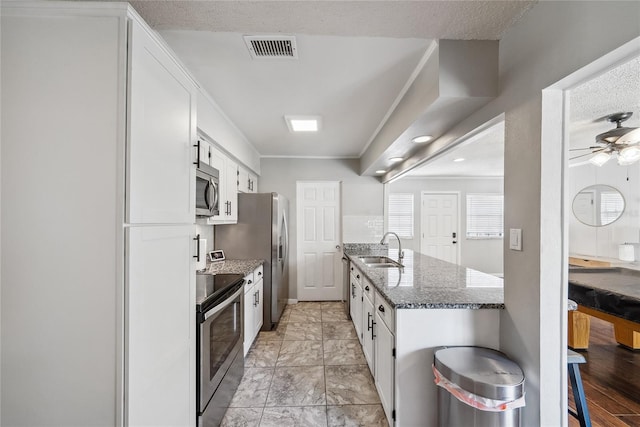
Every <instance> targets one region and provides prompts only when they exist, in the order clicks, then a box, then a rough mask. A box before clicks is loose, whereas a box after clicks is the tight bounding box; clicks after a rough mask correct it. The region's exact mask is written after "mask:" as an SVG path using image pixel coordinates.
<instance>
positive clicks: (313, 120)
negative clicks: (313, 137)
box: [284, 116, 321, 132]
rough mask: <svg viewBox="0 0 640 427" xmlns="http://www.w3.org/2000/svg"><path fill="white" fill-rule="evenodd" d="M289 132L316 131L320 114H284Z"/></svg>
mask: <svg viewBox="0 0 640 427" xmlns="http://www.w3.org/2000/svg"><path fill="white" fill-rule="evenodd" d="M284 120H285V121H286V122H287V127H288V128H289V131H290V132H318V131H319V130H320V124H321V118H320V116H284Z"/></svg>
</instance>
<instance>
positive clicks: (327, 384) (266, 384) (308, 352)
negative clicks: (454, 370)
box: [222, 302, 388, 427]
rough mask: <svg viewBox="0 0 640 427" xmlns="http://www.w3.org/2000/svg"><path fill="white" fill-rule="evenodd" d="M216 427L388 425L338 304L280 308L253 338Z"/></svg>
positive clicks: (359, 351)
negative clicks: (274, 322)
mask: <svg viewBox="0 0 640 427" xmlns="http://www.w3.org/2000/svg"><path fill="white" fill-rule="evenodd" d="M222 426H234V427H235V426H247V427H249V426H277V427H285V426H305V427H313V426H324V427H334V426H388V424H387V420H386V417H385V415H384V411H383V409H382V406H381V405H380V398H379V397H378V392H377V391H376V388H375V385H374V383H373V378H372V376H371V373H370V372H369V367H368V366H367V362H366V361H365V359H364V355H363V354H362V349H361V347H360V343H359V342H358V338H357V337H356V332H355V330H354V328H353V325H352V323H351V321H349V320H348V319H347V317H346V315H345V314H344V311H343V306H342V303H340V302H301V303H298V304H294V305H290V306H287V307H286V308H285V311H284V314H283V315H282V319H281V321H280V324H279V325H278V328H277V329H276V330H274V331H268V332H264V331H263V332H260V334H259V335H258V338H257V339H256V342H255V343H254V344H253V346H252V348H251V350H249V353H248V354H247V357H246V359H245V372H244V377H243V379H242V382H241V383H240V387H239V388H238V391H237V392H236V394H235V395H234V397H233V401H232V402H231V407H230V408H229V410H228V411H227V413H226V415H225V418H224V420H223V421H222Z"/></svg>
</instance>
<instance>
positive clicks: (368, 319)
mask: <svg viewBox="0 0 640 427" xmlns="http://www.w3.org/2000/svg"><path fill="white" fill-rule="evenodd" d="M372 317H373V316H372V315H371V313H369V312H367V331H370V330H371V328H373V322H371V318H372Z"/></svg>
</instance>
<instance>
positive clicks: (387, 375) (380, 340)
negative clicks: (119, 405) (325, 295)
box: [373, 306, 429, 426]
mask: <svg viewBox="0 0 640 427" xmlns="http://www.w3.org/2000/svg"><path fill="white" fill-rule="evenodd" d="M379 307H380V306H378V308H379ZM375 312H376V313H375V322H376V323H375V334H376V337H375V340H374V354H375V365H374V366H375V368H374V372H373V377H374V380H375V384H376V389H377V390H378V394H379V395H380V402H381V403H382V408H383V409H384V413H385V415H386V416H387V421H388V422H389V425H390V426H392V425H393V419H394V414H393V412H394V409H393V408H394V406H393V403H394V401H393V392H394V387H395V363H394V362H395V338H394V335H393V333H392V332H391V330H390V329H389V327H388V326H387V325H386V324H385V323H384V320H383V318H382V317H381V316H380V313H379V312H378V309H376V310H375ZM424 369H425V370H428V369H429V366H425V367H424Z"/></svg>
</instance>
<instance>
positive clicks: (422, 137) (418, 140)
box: [411, 135, 433, 144]
mask: <svg viewBox="0 0 640 427" xmlns="http://www.w3.org/2000/svg"><path fill="white" fill-rule="evenodd" d="M432 139H433V137H432V136H431V135H420V136H416V137H415V138H413V139H412V140H411V142H415V143H416V144H422V143H423V142H429V141H431V140H432Z"/></svg>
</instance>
